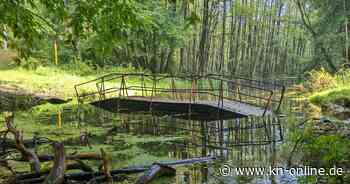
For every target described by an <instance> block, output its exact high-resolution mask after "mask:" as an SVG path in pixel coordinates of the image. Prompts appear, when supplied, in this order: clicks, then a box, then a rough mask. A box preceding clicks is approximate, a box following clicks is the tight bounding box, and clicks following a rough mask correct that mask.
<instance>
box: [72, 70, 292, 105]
mask: <svg viewBox="0 0 350 184" xmlns="http://www.w3.org/2000/svg"><path fill="white" fill-rule="evenodd" d="M127 76H137V77H142V80H144V78H145V77H146V78H150V79H151V80H153V83H154V82H155V81H157V82H159V81H160V80H163V79H167V78H172V79H173V80H174V78H178V79H184V80H188V81H192V85H193V81H198V80H201V79H211V80H217V81H220V82H221V85H222V82H227V83H228V84H229V83H230V84H233V85H234V86H238V87H239V88H240V87H243V88H250V89H254V90H261V91H265V92H268V93H270V95H268V96H267V98H263V97H259V96H255V95H250V94H245V93H241V92H240V91H239V89H238V92H236V91H234V90H232V89H230V88H229V87H228V88H226V89H225V91H229V92H233V93H236V94H239V95H243V96H248V97H252V98H256V99H262V100H266V101H267V103H266V105H265V112H266V109H267V108H269V106H270V105H271V103H276V102H278V107H277V109H276V110H277V111H278V110H279V109H280V106H281V102H282V100H283V97H284V92H285V87H284V86H283V85H279V84H274V83H269V82H266V81H259V80H254V79H246V78H242V77H237V78H234V79H227V78H228V77H230V76H228V75H220V74H207V75H186V74H185V75H170V74H147V73H110V74H106V75H103V76H100V77H98V78H96V79H93V80H89V81H86V82H83V83H80V84H76V85H75V86H74V88H75V91H76V95H77V98H78V101H80V98H81V97H86V96H90V95H95V94H97V93H103V94H104V95H105V94H106V92H107V91H109V90H110V89H104V83H105V82H108V81H111V80H114V79H118V78H122V79H123V80H125V79H124V77H127ZM238 80H245V81H250V82H253V84H255V86H254V85H253V84H252V83H251V84H252V85H249V83H248V82H247V83H248V84H246V82H241V81H238ZM93 82H94V83H96V87H97V90H98V92H95V93H91V94H83V95H81V94H79V90H78V88H79V87H81V86H83V85H86V84H90V83H93ZM101 83H102V84H103V85H101ZM261 84H268V85H267V86H264V87H261ZM100 85H101V86H100ZM141 85H142V86H140V87H141V88H144V89H145V88H151V87H146V86H143V85H144V84H141ZM153 85H154V86H153V87H152V90H157V91H158V92H159V90H161V89H162V88H159V87H156V86H155V84H153ZM137 87H138V86H137ZM102 88H103V89H102ZM192 88H193V86H192ZM165 89H166V90H168V91H167V92H173V91H171V90H170V88H169V89H168V88H163V90H165ZM276 89H279V90H281V96H280V97H279V99H278V100H276V99H274V98H273V95H274V90H276ZM124 90H125V89H124ZM176 90H180V89H176ZM187 90H188V92H190V93H203V92H206V93H208V91H209V90H211V91H212V90H216V91H219V92H220V91H221V93H222V94H220V95H221V96H222V97H221V98H222V99H223V98H224V97H223V91H222V90H224V89H222V88H221V89H200V91H198V89H196V90H197V91H193V89H187ZM208 94H209V93H208ZM100 95H101V94H100ZM212 95H214V94H212ZM215 95H216V94H215ZM220 95H219V96H220ZM191 98H192V97H191ZM225 98H227V97H225ZM231 99H232V98H231ZM232 100H235V101H237V100H236V99H232ZM238 101H240V102H243V103H247V102H244V101H241V99H240V100H238ZM256 105H258V104H256Z"/></svg>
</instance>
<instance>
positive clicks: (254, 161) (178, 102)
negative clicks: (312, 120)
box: [75, 73, 293, 184]
mask: <svg viewBox="0 0 350 184" xmlns="http://www.w3.org/2000/svg"><path fill="white" fill-rule="evenodd" d="M75 90H76V95H77V98H78V101H79V104H83V103H90V104H92V105H94V106H97V107H100V108H101V109H105V110H108V111H109V112H108V113H107V114H115V115H116V114H118V116H119V115H120V117H121V122H119V123H117V125H112V127H109V128H110V129H109V130H110V131H109V133H108V136H110V137H111V138H110V139H111V140H113V137H114V136H118V134H135V135H139V136H141V137H142V136H162V137H164V136H169V137H172V138H174V137H179V138H180V139H178V140H171V141H167V144H162V145H159V142H154V143H153V142H147V143H144V145H143V147H144V149H145V150H148V152H149V153H154V154H161V155H162V156H167V157H170V158H175V159H187V158H193V157H201V156H208V155H211V156H216V157H217V158H218V162H216V163H214V164H213V165H209V166H205V167H197V168H196V167H190V168H187V169H184V170H177V176H176V179H175V180H176V181H175V183H191V184H200V183H242V182H240V180H241V179H243V180H248V181H247V182H243V183H250V182H249V180H255V181H259V182H262V183H266V181H269V183H276V181H277V180H278V181H279V179H278V178H274V176H273V177H269V178H266V177H265V178H257V177H221V176H219V175H218V174H219V173H218V167H220V166H221V165H222V164H223V163H225V162H228V163H230V164H231V165H234V166H235V167H259V166H260V167H266V166H276V164H277V161H276V149H277V148H276V145H278V143H279V142H281V141H282V140H283V127H282V123H281V119H280V118H278V117H277V116H275V114H276V113H278V112H279V111H280V108H281V104H282V100H283V98H284V92H285V87H284V86H283V85H278V84H275V83H269V82H263V81H257V80H251V79H244V78H239V77H229V76H223V75H214V74H209V75H204V76H194V75H190V76H188V75H183V76H172V75H148V74H116V73H114V74H109V75H105V76H102V77H100V78H97V79H94V80H91V81H88V82H85V83H81V84H78V85H76V86H75ZM101 111H103V112H107V111H104V110H101ZM136 111H138V112H139V113H135V112H136ZM110 112H114V113H110ZM115 112H117V113H115ZM124 112H128V114H125V113H124ZM130 112H131V113H130ZM144 112H147V113H144ZM112 142H113V141H112ZM254 183H258V182H254ZM277 183H278V182H277ZM290 183H293V182H290Z"/></svg>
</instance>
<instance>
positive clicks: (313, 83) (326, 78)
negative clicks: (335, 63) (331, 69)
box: [307, 68, 337, 91]
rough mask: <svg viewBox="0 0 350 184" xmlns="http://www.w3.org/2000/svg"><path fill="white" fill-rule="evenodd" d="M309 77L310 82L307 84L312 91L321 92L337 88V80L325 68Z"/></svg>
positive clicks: (311, 73)
mask: <svg viewBox="0 0 350 184" xmlns="http://www.w3.org/2000/svg"><path fill="white" fill-rule="evenodd" d="M308 75H309V80H308V82H307V87H308V88H309V90H310V91H321V90H324V89H329V88H331V87H336V86H337V80H336V78H335V77H333V76H332V75H331V74H330V73H328V72H327V71H326V70H325V69H324V68H321V70H312V71H311V72H309V73H308Z"/></svg>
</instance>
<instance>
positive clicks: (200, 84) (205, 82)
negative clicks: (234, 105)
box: [74, 73, 285, 115]
mask: <svg viewBox="0 0 350 184" xmlns="http://www.w3.org/2000/svg"><path fill="white" fill-rule="evenodd" d="M74 88H75V91H76V96H77V99H78V102H79V103H83V102H84V101H89V98H92V99H91V100H95V101H96V96H97V97H98V100H104V99H107V98H112V97H119V98H121V97H131V96H134V97H149V98H150V99H151V104H152V102H153V100H154V99H163V100H173V101H178V102H184V101H185V102H187V103H189V106H191V105H192V104H195V103H199V102H203V101H207V102H208V101H211V102H216V103H217V106H218V107H222V106H223V105H224V103H225V102H226V101H235V102H240V103H243V104H248V105H252V106H255V107H260V108H261V109H263V110H264V113H263V115H265V114H266V113H267V112H268V111H275V112H278V111H279V109H280V106H281V103H282V100H283V98H284V93H285V87H284V86H283V85H278V84H274V83H269V82H264V81H258V80H252V79H245V78H241V77H237V78H235V77H232V76H225V75H218V74H207V75H185V74H184V75H166V74H145V73H111V74H107V75H104V76H101V77H98V78H96V79H94V80H90V81H87V82H84V83H80V84H77V85H75V86H74ZM189 109H191V108H189Z"/></svg>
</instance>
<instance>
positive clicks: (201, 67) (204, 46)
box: [198, 0, 209, 74]
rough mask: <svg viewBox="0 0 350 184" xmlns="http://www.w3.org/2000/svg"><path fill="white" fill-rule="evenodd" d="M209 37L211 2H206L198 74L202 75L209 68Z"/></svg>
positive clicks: (207, 0)
mask: <svg viewBox="0 0 350 184" xmlns="http://www.w3.org/2000/svg"><path fill="white" fill-rule="evenodd" d="M208 35H209V0H204V7H203V22H202V34H201V39H200V43H199V57H198V59H199V66H198V67H199V69H198V72H199V73H200V74H204V73H205V67H206V66H207V62H208V61H207V59H208V56H207V55H208V53H207V43H208Z"/></svg>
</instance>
